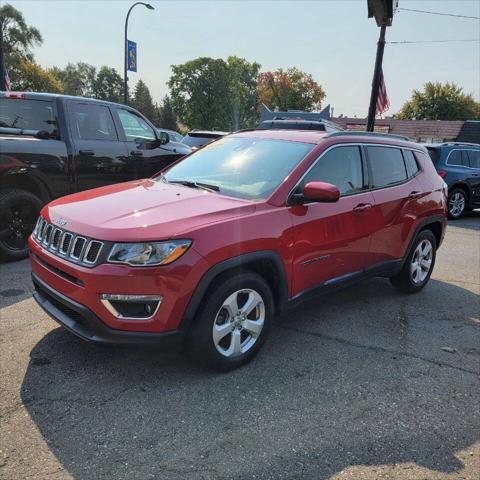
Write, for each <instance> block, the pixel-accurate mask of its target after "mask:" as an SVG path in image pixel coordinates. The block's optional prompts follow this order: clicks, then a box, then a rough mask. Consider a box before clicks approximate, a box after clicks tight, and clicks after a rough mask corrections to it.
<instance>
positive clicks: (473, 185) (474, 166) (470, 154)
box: [462, 149, 480, 206]
mask: <svg viewBox="0 0 480 480" xmlns="http://www.w3.org/2000/svg"><path fill="white" fill-rule="evenodd" d="M462 155H463V156H464V157H467V158H466V159H465V162H466V163H467V165H468V167H469V168H468V177H467V183H468V185H469V187H470V194H471V199H470V205H471V206H478V205H479V204H480V150H473V149H472V150H463V152H462Z"/></svg>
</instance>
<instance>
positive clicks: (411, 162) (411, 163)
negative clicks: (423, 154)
mask: <svg viewBox="0 0 480 480" xmlns="http://www.w3.org/2000/svg"><path fill="white" fill-rule="evenodd" d="M403 156H404V158H405V166H406V167H407V175H408V177H409V178H410V177H413V176H414V175H415V174H416V173H417V172H418V165H417V161H416V160H415V155H414V154H413V152H412V151H411V150H404V151H403Z"/></svg>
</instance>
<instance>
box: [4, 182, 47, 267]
mask: <svg viewBox="0 0 480 480" xmlns="http://www.w3.org/2000/svg"><path fill="white" fill-rule="evenodd" d="M42 206H43V203H42V201H41V200H40V199H39V198H38V197H37V196H35V195H33V193H30V192H27V191H25V190H13V189H12V190H3V191H2V192H0V258H1V259H2V260H7V261H13V260H21V259H22V258H25V257H27V256H28V244H27V241H28V237H29V235H30V234H31V233H32V231H33V228H34V227H35V223H36V221H37V218H38V215H39V213H40V209H41V208H42Z"/></svg>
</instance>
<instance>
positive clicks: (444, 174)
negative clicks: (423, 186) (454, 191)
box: [437, 170, 447, 178]
mask: <svg viewBox="0 0 480 480" xmlns="http://www.w3.org/2000/svg"><path fill="white" fill-rule="evenodd" d="M437 173H438V174H439V175H440V176H441V177H442V178H445V177H446V176H447V172H446V171H445V170H439V171H438V172H437Z"/></svg>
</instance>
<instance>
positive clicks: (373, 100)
mask: <svg viewBox="0 0 480 480" xmlns="http://www.w3.org/2000/svg"><path fill="white" fill-rule="evenodd" d="M386 30H387V25H386V24H383V25H382V26H381V27H380V37H379V38H378V43H377V58H376V59H375V69H374V71H373V81H372V93H371V95H370V107H369V109H368V118H367V132H373V129H374V127H375V113H376V110H377V99H378V91H379V88H380V76H381V73H382V63H383V51H384V49H385V32H386Z"/></svg>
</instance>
